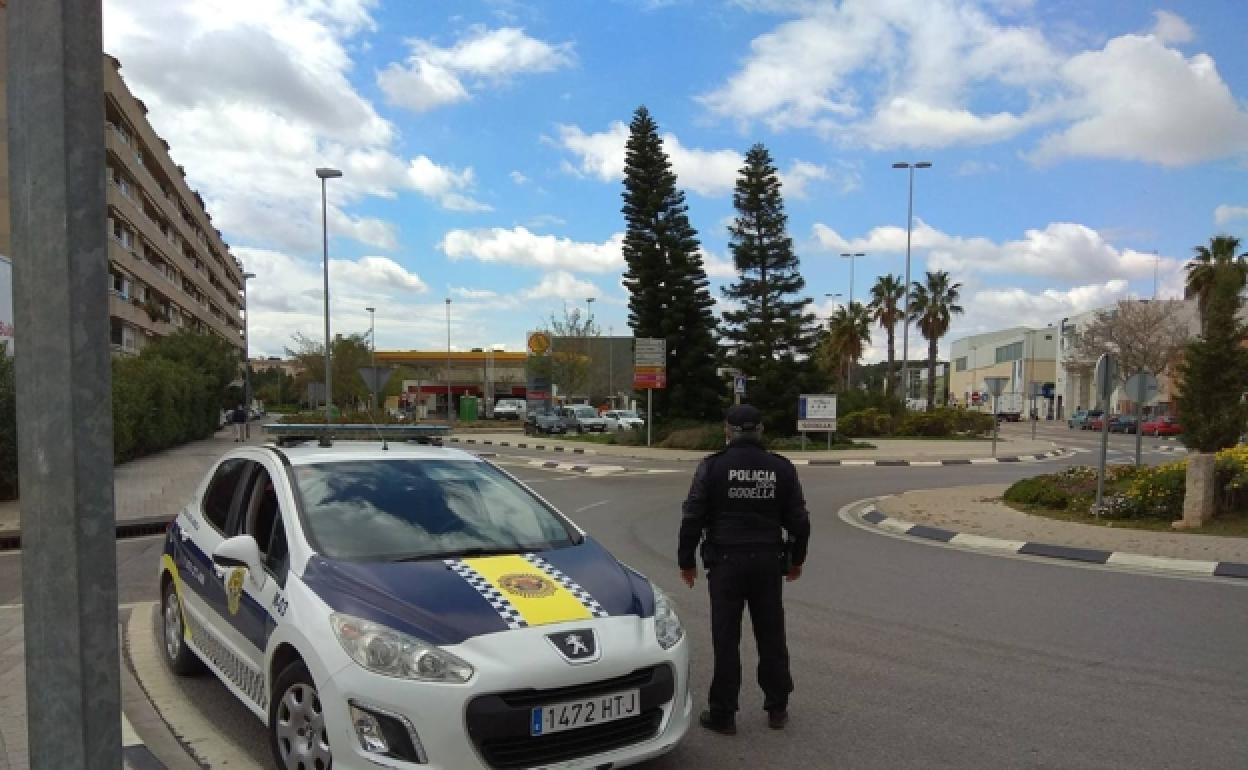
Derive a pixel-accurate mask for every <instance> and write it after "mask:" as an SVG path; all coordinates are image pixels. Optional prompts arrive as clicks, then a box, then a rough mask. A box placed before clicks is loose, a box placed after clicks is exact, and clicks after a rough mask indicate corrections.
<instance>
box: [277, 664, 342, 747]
mask: <svg viewBox="0 0 1248 770" xmlns="http://www.w3.org/2000/svg"><path fill="white" fill-rule="evenodd" d="M273 693H274V698H273V702H272V703H271V704H270V705H269V745H270V747H271V748H272V750H273V761H274V762H275V763H276V764H277V767H278V768H280V770H329V769H330V767H331V766H332V765H333V761H334V758H333V753H332V752H331V751H330V748H329V732H328V731H327V730H326V729H325V709H324V707H323V704H322V703H321V697H320V694H319V693H317V690H316V683H315V682H313V681H312V674H311V673H309V672H308V667H307V666H305V665H304V664H303V661H295V662H294V663H291V664H290V665H289V666H287V667H286V669H285V670H284V671H282V673H281V674H280V675H279V676H278V677H277V685H276V686H275V687H274V688H273Z"/></svg>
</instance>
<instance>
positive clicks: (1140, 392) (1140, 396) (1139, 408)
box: [1135, 372, 1145, 468]
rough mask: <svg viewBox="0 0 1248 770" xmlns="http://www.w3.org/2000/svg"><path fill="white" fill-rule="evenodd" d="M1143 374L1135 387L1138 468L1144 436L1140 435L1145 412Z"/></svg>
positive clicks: (1136, 457) (1136, 465)
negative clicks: (1141, 421)
mask: <svg viewBox="0 0 1248 770" xmlns="http://www.w3.org/2000/svg"><path fill="white" fill-rule="evenodd" d="M1143 375H1144V373H1143V372H1140V374H1139V380H1140V381H1139V383H1138V384H1137V385H1136V387H1135V390H1136V393H1135V467H1137V468H1138V467H1140V450H1141V446H1140V445H1141V443H1142V438H1141V436H1140V434H1141V433H1142V431H1141V430H1140V420H1141V418H1142V417H1143V412H1144V385H1145V382H1144V376H1143Z"/></svg>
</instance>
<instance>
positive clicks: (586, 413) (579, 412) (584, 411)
mask: <svg viewBox="0 0 1248 770" xmlns="http://www.w3.org/2000/svg"><path fill="white" fill-rule="evenodd" d="M572 413H573V414H575V415H576V416H577V417H597V416H598V412H597V411H595V410H594V408H593V407H592V406H578V407H574V408H573V409H572Z"/></svg>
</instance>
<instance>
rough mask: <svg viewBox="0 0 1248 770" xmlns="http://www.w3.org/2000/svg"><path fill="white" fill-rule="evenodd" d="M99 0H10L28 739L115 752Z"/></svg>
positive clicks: (94, 753)
mask: <svg viewBox="0 0 1248 770" xmlns="http://www.w3.org/2000/svg"><path fill="white" fill-rule="evenodd" d="M100 18H101V14H100V0H44V1H43V2H18V3H11V4H10V5H9V8H8V31H7V35H8V73H9V75H8V118H9V127H8V131H9V181H10V189H11V191H12V200H11V207H10V212H11V218H12V231H13V241H12V249H13V282H14V291H13V300H14V325H15V327H16V329H17V336H18V338H20V339H21V345H22V350H23V351H24V354H23V353H19V354H18V356H17V360H16V363H17V434H18V468H19V482H20V484H21V489H22V501H21V507H22V546H23V556H22V603H23V623H24V625H25V640H26V644H25V655H26V715H27V745H28V747H29V756H30V767H31V768H33V770H65V769H66V768H102V769H105V770H118V768H120V767H121V685H120V670H119V665H118V660H119V658H118V649H117V556H116V542H115V540H114V537H113V529H114V527H115V525H116V519H115V516H114V512H113V420H112V396H111V390H112V374H111V361H110V355H109V342H108V333H109V332H108V329H109V320H108V294H107V292H105V290H104V286H105V280H106V279H107V277H108V252H107V240H106V236H105V232H104V231H105V225H106V220H105V212H106V203H105V195H104V177H103V175H102V174H100V169H102V168H104V132H103V130H102V128H101V127H102V123H101V120H102V118H103V116H104V81H103V74H104V73H103V63H102V61H101V57H100V52H101V50H102V41H101V31H100V30H101V27H100V24H101V22H100Z"/></svg>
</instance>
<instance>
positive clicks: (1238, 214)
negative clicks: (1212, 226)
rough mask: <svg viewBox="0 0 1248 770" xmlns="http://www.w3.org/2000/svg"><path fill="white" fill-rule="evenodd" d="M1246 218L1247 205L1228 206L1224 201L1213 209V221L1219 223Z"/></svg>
mask: <svg viewBox="0 0 1248 770" xmlns="http://www.w3.org/2000/svg"><path fill="white" fill-rule="evenodd" d="M1239 219H1248V206H1228V205H1226V204H1225V203H1224V204H1222V205H1221V206H1218V207H1217V208H1216V209H1214V210H1213V221H1214V222H1215V223H1217V224H1219V225H1226V224H1230V223H1231V222H1234V221H1236V220H1239Z"/></svg>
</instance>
